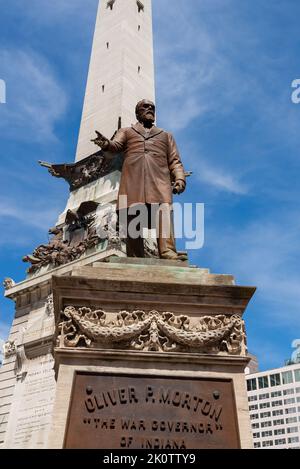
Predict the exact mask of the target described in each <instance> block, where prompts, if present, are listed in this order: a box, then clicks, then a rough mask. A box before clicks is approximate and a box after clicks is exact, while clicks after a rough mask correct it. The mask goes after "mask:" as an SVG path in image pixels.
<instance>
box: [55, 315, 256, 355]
mask: <svg viewBox="0 0 300 469" xmlns="http://www.w3.org/2000/svg"><path fill="white" fill-rule="evenodd" d="M64 316H65V318H66V320H64V321H62V322H61V323H60V324H59V326H58V328H59V335H58V339H57V346H58V347H89V348H95V347H106V348H107V347H109V348H116V349H131V350H143V351H157V352H170V351H181V352H187V351H188V352H197V353H220V352H224V353H228V354H231V355H244V354H245V353H246V350H247V349H246V335H245V328H244V321H243V320H242V319H241V317H240V316H239V315H231V316H225V315H221V314H220V315H217V316H203V317H202V318H200V319H198V321H197V323H196V324H195V325H191V323H190V322H191V321H190V318H189V317H188V316H175V315H174V314H173V313H170V312H164V313H159V312H157V311H150V312H145V311H133V312H128V311H121V312H120V313H118V315H117V317H116V318H115V319H114V320H109V319H108V318H107V313H106V312H105V311H103V310H93V309H91V308H86V307H82V308H76V307H74V306H68V307H67V308H65V310H64Z"/></svg>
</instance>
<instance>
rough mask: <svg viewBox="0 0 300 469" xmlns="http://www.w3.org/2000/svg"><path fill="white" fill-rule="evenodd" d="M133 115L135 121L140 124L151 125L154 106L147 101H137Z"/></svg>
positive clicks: (153, 117) (153, 116)
mask: <svg viewBox="0 0 300 469" xmlns="http://www.w3.org/2000/svg"><path fill="white" fill-rule="evenodd" d="M135 115H136V118H137V120H138V121H139V122H141V123H142V124H144V123H146V122H148V123H149V122H151V123H152V124H153V123H154V121H155V104H154V103H153V102H152V101H149V100H148V99H143V100H142V101H139V102H138V103H137V105H136V108H135Z"/></svg>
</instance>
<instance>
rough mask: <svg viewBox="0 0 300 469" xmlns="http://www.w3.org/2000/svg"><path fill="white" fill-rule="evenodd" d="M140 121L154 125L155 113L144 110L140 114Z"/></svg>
mask: <svg viewBox="0 0 300 469" xmlns="http://www.w3.org/2000/svg"><path fill="white" fill-rule="evenodd" d="M139 122H141V123H142V124H146V125H148V126H149V125H153V124H154V122H155V115H154V114H153V113H152V112H144V113H143V114H140V115H139Z"/></svg>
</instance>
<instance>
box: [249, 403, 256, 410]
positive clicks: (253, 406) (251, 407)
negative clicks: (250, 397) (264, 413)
mask: <svg viewBox="0 0 300 469" xmlns="http://www.w3.org/2000/svg"><path fill="white" fill-rule="evenodd" d="M257 409H258V405H257V404H255V405H249V410H257Z"/></svg>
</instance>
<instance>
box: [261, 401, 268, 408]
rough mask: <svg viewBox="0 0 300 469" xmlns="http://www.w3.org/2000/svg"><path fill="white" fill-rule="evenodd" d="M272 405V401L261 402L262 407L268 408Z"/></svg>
mask: <svg viewBox="0 0 300 469" xmlns="http://www.w3.org/2000/svg"><path fill="white" fill-rule="evenodd" d="M269 407H270V402H263V403H262V404H259V408H260V409H268V408H269Z"/></svg>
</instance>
